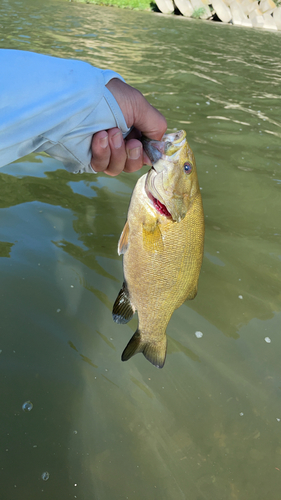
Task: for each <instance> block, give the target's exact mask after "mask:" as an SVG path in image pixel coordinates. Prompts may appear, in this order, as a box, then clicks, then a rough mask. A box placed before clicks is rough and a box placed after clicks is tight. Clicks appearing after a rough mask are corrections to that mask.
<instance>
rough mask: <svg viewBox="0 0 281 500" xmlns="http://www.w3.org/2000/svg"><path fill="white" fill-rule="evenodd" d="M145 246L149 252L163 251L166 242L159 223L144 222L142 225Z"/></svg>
mask: <svg viewBox="0 0 281 500" xmlns="http://www.w3.org/2000/svg"><path fill="white" fill-rule="evenodd" d="M142 241H143V247H144V249H145V250H147V251H148V252H152V253H156V252H163V250H164V244H163V240H162V234H161V231H160V228H159V224H157V223H156V224H153V225H152V224H151V225H148V224H144V225H143V227H142Z"/></svg>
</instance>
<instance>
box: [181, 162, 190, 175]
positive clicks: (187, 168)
mask: <svg viewBox="0 0 281 500" xmlns="http://www.w3.org/2000/svg"><path fill="white" fill-rule="evenodd" d="M183 168H184V171H185V172H186V173H187V174H190V173H191V172H192V166H191V165H190V163H185V164H184V166H183Z"/></svg>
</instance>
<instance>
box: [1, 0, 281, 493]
mask: <svg viewBox="0 0 281 500" xmlns="http://www.w3.org/2000/svg"><path fill="white" fill-rule="evenodd" d="M0 24H1V29H0V45H1V47H5V48H15V49H26V50H34V51H38V52H42V53H46V54H52V55H57V56H60V57H71V58H81V59H83V60H86V61H88V62H90V63H92V64H93V65H97V66H100V67H103V68H107V67H108V68H112V69H115V70H117V71H119V72H120V73H121V74H122V75H123V76H124V77H125V78H126V80H127V81H128V83H130V84H132V85H135V86H137V87H138V88H139V89H140V90H141V91H142V92H143V93H144V94H145V95H146V96H147V98H148V99H149V101H150V102H151V103H152V104H153V105H155V106H157V107H158V108H159V109H160V110H161V111H162V112H163V113H164V114H165V116H166V117H167V120H168V124H169V130H173V129H174V128H176V129H179V128H184V129H185V130H186V131H187V136H188V140H189V142H190V144H191V147H192V149H193V151H194V153H195V157H196V160H197V166H198V172H199V180H200V185H201V187H202V196H203V203H204V209H205V216H206V240H205V257H204V262H203V268H202V272H201V276H200V282H199V291H198V296H197V297H196V299H195V300H194V301H193V302H190V303H186V304H184V305H183V306H182V307H181V308H180V309H178V310H177V311H176V312H175V313H174V315H173V317H172V320H171V322H170V324H169V326H168V331H167V333H168V343H169V347H168V355H167V360H166V364H165V367H164V368H163V369H162V370H157V369H156V368H154V367H153V366H152V365H151V364H150V363H148V362H147V361H146V360H145V358H144V357H143V356H141V355H138V356H135V357H134V358H132V359H131V360H130V361H128V362H127V363H122V362H121V360H120V355H121V352H122V350H123V349H124V347H125V345H126V343H127V342H128V340H129V338H130V337H131V335H132V333H133V331H134V329H135V326H136V321H135V320H134V321H133V322H131V323H130V324H128V325H123V326H121V325H116V324H114V323H113V321H112V319H111V308H112V304H113V302H114V300H115V298H116V295H117V293H118V291H119V288H120V285H121V283H122V262H121V259H120V258H119V257H118V256H117V251H116V247H117V241H118V237H119V235H120V232H121V230H122V227H123V224H124V221H125V218H126V211H127V207H128V203H129V199H130V194H131V191H132V189H133V187H134V184H135V182H136V179H137V177H138V175H139V174H122V175H121V176H119V177H118V178H109V177H107V176H105V175H97V176H94V175H80V176H78V175H77V176H75V175H71V174H69V173H67V172H66V171H65V170H64V168H63V166H62V164H60V163H59V162H58V161H55V160H53V159H51V158H49V157H47V156H46V155H39V154H38V155H36V156H34V155H31V156H29V157H27V158H24V159H23V160H21V161H19V162H16V163H14V164H12V165H9V166H7V167H5V168H3V169H1V172H0V208H1V210H0V227H1V232H0V239H1V241H0V257H1V258H0V272H1V280H0V297H1V324H0V327H1V337H0V349H1V354H0V370H1V371H0V374H1V385H0V395H1V407H0V417H1V420H0V421H1V425H0V435H1V440H0V443H1V447H0V485H1V486H0V492H1V493H0V496H1V500H2V499H3V500H38V499H40V498H42V499H43V498H45V499H47V500H68V499H74V498H77V499H80V500H92V499H93V500H115V499H116V500H117V499H129V500H143V499H149V500H150V499H153V500H174V499H175V500H178V499H179V500H182V499H186V500H264V499H266V498H267V499H269V500H280V498H281V493H280V491H281V420H280V419H281V363H280V352H281V332H280V323H281V279H280V276H281V245H280V243H281V242H280V235H281V210H280V196H281V144H280V138H281V120H280V104H281V103H280V99H281V91H280V88H281V56H280V44H281V35H280V33H271V32H266V31H258V30H253V29H249V30H247V29H239V28H236V27H233V26H222V25H220V24H215V23H213V24H212V23H204V22H202V21H189V20H187V19H184V18H180V17H164V16H161V15H157V14H152V13H140V12H131V11H125V10H119V9H113V8H102V7H96V6H93V5H84V4H74V3H67V2H59V3H58V2H53V1H50V2H42V1H39V0H38V1H36V2H35V1H33V2H30V1H17V2H16V1H12V0H6V1H4V0H2V2H1V6H0ZM19 77H20V75H19ZM19 98H20V97H19ZM163 272H165V270H163ZM197 331H200V332H202V333H203V336H202V337H201V338H197V337H196V335H195V332H197ZM265 339H267V340H268V339H270V340H271V342H266V340H265ZM26 401H31V402H32V404H33V408H32V410H31V411H29V412H28V411H26V412H25V411H23V410H22V405H23V403H24V402H26ZM44 472H48V473H49V479H48V480H47V481H44V480H43V479H42V477H41V476H42V474H43V473H44Z"/></svg>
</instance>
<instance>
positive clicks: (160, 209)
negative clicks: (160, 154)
mask: <svg viewBox="0 0 281 500" xmlns="http://www.w3.org/2000/svg"><path fill="white" fill-rule="evenodd" d="M151 171H152V172H153V171H154V172H155V174H157V172H156V170H155V168H154V167H151V169H150V172H151ZM145 192H146V194H147V196H148V198H149V200H150V201H151V202H152V204H153V206H154V208H155V209H156V210H157V212H159V213H160V214H161V215H164V216H165V217H167V218H168V219H172V218H173V217H172V215H171V214H170V212H169V210H168V209H167V207H166V205H165V204H164V203H162V202H161V201H160V200H159V199H158V198H156V197H155V196H154V195H153V194H152V192H151V191H150V190H149V189H148V186H147V185H146V186H145Z"/></svg>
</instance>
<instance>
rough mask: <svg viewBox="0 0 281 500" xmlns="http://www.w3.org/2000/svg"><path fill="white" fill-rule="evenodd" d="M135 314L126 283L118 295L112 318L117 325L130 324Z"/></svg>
mask: <svg viewBox="0 0 281 500" xmlns="http://www.w3.org/2000/svg"><path fill="white" fill-rule="evenodd" d="M134 313H135V308H134V307H133V306H132V304H131V301H130V298H129V291H128V287H127V284H126V282H125V281H124V283H123V286H122V288H121V290H120V292H119V293H118V296H117V299H116V300H115V302H114V305H113V309H112V316H113V320H114V321H115V323H119V324H124V323H128V321H130V319H131V318H132V317H133V315H134Z"/></svg>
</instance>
